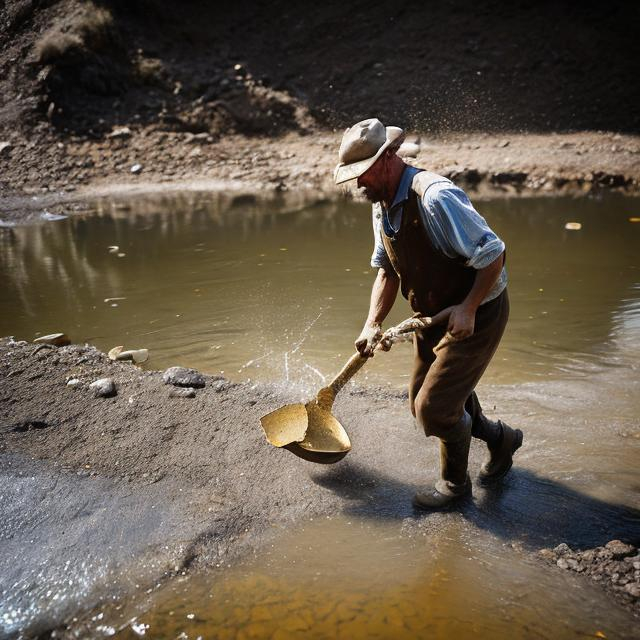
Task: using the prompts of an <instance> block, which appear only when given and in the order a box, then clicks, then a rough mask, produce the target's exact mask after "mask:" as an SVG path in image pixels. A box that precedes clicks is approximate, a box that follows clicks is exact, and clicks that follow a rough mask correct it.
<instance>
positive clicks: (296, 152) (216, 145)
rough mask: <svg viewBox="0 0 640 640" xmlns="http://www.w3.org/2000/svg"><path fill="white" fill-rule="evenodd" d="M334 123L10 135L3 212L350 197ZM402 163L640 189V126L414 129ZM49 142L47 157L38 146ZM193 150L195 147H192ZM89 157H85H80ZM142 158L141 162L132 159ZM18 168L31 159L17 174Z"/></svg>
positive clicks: (470, 174)
mask: <svg viewBox="0 0 640 640" xmlns="http://www.w3.org/2000/svg"><path fill="white" fill-rule="evenodd" d="M339 137H340V136H339V134H338V133H334V132H328V131H321V132H317V133H309V134H307V135H299V134H287V135H284V136H281V137H279V138H250V137H247V136H230V137H229V138H224V139H222V140H221V141H219V142H208V141H207V140H206V139H197V140H196V139H195V138H196V137H195V136H194V135H193V134H167V133H166V132H162V133H158V132H154V131H145V130H140V131H134V132H131V135H130V136H129V137H127V138H125V139H119V138H105V139H104V140H102V141H95V140H92V141H87V140H86V139H80V138H77V139H76V138H74V137H71V138H70V139H69V140H68V141H66V142H57V143H56V142H55V140H56V139H57V138H55V137H53V136H51V135H50V134H49V133H46V134H43V139H38V138H36V140H35V141H32V142H31V143H26V142H25V141H24V140H16V141H10V144H9V147H7V148H6V149H5V151H4V153H3V154H2V158H1V159H0V162H1V163H2V165H3V181H2V182H1V183H0V218H1V219H2V221H3V222H4V223H5V224H15V223H22V222H29V221H32V220H34V219H35V218H36V217H37V215H36V214H37V213H38V212H42V211H43V210H49V211H50V212H52V213H58V212H62V211H63V210H64V209H65V207H66V208H67V210H68V209H69V208H70V207H72V205H74V204H78V203H83V202H86V201H88V200H95V199H97V198H101V197H110V196H113V197H118V198H124V197H133V196H137V195H141V194H147V193H170V192H178V191H215V192H220V193H223V192H227V193H229V194H234V195H243V194H244V195H251V196H255V197H259V198H267V199H270V198H280V197H283V198H291V197H293V198H298V199H300V198H302V199H307V200H309V199H310V200H314V199H316V200H317V199H339V198H354V197H356V195H355V194H354V190H353V189H349V188H345V187H337V186H336V185H334V184H333V182H332V177H331V176H332V172H333V166H334V162H335V157H336V150H337V147H338V144H339ZM418 138H419V139H420V140H421V144H420V151H419V153H418V155H417V157H416V158H407V162H408V163H410V164H413V165H416V166H421V167H424V168H429V169H430V170H433V171H435V172H437V173H441V174H443V175H445V176H447V177H449V178H451V179H452V180H454V182H456V183H457V184H459V185H460V186H461V187H463V188H464V189H466V190H467V191H468V193H469V195H470V196H471V197H472V198H475V199H478V200H481V199H487V198H501V197H519V196H523V197H530V196H538V195H545V196H579V195H593V194H598V193H603V192H612V191H613V192H619V193H624V194H627V195H632V196H637V195H640V161H639V159H640V136H633V135H621V134H614V133H606V132H582V133H571V134H512V135H509V134H486V133H472V134H451V135H448V136H431V137H426V136H424V135H422V136H418ZM51 148H53V149H54V150H55V153H54V154H53V156H51V155H47V153H46V152H45V151H44V150H46V149H51ZM195 152H197V153H195ZM85 165H86V167H85ZM135 165H139V166H140V169H139V173H136V174H134V173H132V172H131V168H132V167H135ZM25 167H27V168H28V167H34V168H33V169H32V170H31V172H30V173H29V174H28V175H30V176H31V177H30V178H29V177H27V179H26V180H25V179H24V176H25Z"/></svg>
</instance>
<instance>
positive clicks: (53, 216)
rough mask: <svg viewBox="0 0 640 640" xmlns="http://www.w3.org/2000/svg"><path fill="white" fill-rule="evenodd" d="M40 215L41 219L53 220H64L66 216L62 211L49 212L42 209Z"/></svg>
mask: <svg viewBox="0 0 640 640" xmlns="http://www.w3.org/2000/svg"><path fill="white" fill-rule="evenodd" d="M40 217H41V218H42V219H43V220H49V221H52V222H53V221H55V220H65V219H66V218H67V217H68V216H65V215H63V214H62V213H49V212H48V211H43V212H42V213H41V214H40Z"/></svg>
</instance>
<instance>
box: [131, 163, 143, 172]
mask: <svg viewBox="0 0 640 640" xmlns="http://www.w3.org/2000/svg"><path fill="white" fill-rule="evenodd" d="M141 171H142V165H141V164H139V163H136V164H134V165H133V166H132V167H131V173H134V174H135V173H140V172H141Z"/></svg>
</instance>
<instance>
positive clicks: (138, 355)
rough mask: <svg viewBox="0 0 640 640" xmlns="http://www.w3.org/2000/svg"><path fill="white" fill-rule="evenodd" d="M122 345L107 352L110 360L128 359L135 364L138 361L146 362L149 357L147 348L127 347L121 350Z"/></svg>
mask: <svg viewBox="0 0 640 640" xmlns="http://www.w3.org/2000/svg"><path fill="white" fill-rule="evenodd" d="M122 349H123V347H122V345H120V346H118V347H113V349H111V350H110V351H109V353H108V356H109V359H110V360H124V361H126V360H129V361H131V360H132V361H133V362H135V363H136V364H137V363H139V362H146V361H147V360H148V359H149V349H127V350H126V351H123V350H122Z"/></svg>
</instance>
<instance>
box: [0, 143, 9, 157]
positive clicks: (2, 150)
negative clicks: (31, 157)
mask: <svg viewBox="0 0 640 640" xmlns="http://www.w3.org/2000/svg"><path fill="white" fill-rule="evenodd" d="M9 151H11V143H10V142H0V158H1V157H2V156H6V155H9Z"/></svg>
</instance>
